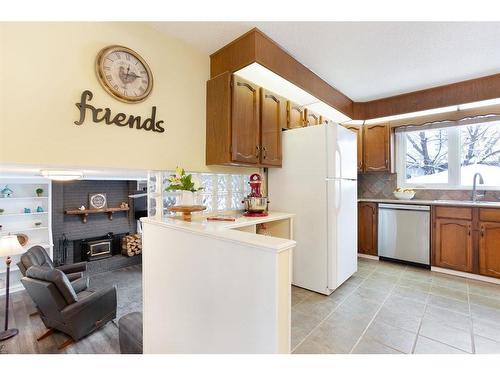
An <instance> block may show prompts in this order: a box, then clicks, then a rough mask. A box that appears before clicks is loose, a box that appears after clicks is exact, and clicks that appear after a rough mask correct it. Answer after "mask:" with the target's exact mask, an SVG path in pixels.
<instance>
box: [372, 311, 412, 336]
mask: <svg viewBox="0 0 500 375" xmlns="http://www.w3.org/2000/svg"><path fill="white" fill-rule="evenodd" d="M421 320H422V318H421V317H420V316H418V315H413V314H407V313H403V312H401V311H394V310H392V309H388V308H386V307H382V309H381V310H380V311H379V312H378V314H377V316H376V317H375V322H379V321H380V322H383V323H386V324H389V325H391V326H394V327H398V328H403V329H405V330H407V331H410V332H414V333H417V332H418V328H419V327H420V322H421Z"/></svg>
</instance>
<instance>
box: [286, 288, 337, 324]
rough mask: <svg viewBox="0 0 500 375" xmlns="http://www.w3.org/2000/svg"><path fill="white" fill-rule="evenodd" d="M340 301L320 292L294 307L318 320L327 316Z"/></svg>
mask: <svg viewBox="0 0 500 375" xmlns="http://www.w3.org/2000/svg"><path fill="white" fill-rule="evenodd" d="M338 305H339V302H338V301H336V300H335V299H331V298H329V297H327V296H323V295H320V294H317V295H316V294H315V295H311V296H309V297H307V298H305V299H304V300H302V301H301V302H300V303H297V304H296V305H294V306H293V307H294V309H295V310H297V311H300V312H302V313H305V314H308V315H311V316H314V317H315V318H317V319H318V320H323V319H324V318H326V317H327V316H328V315H329V314H330V313H331V312H332V311H333V310H334V309H335V308H337V306H338Z"/></svg>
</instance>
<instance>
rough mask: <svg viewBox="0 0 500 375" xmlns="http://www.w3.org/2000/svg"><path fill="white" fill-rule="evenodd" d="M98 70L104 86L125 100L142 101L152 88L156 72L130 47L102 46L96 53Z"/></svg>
mask: <svg viewBox="0 0 500 375" xmlns="http://www.w3.org/2000/svg"><path fill="white" fill-rule="evenodd" d="M96 72H97V78H98V79H99V82H100V83H101V85H102V87H104V89H105V90H106V91H107V92H108V93H109V94H111V95H112V96H113V97H115V98H116V99H118V100H120V101H122V102H125V103H139V102H142V101H144V100H145V99H146V98H147V97H148V96H149V95H150V94H151V90H152V89H153V74H152V73H151V69H149V66H148V64H147V63H146V61H145V60H144V59H143V58H142V57H141V56H140V55H139V54H138V53H137V52H135V51H133V50H131V49H130V48H127V47H123V46H109V47H106V48H103V49H102V50H101V51H100V52H99V54H98V55H97V59H96Z"/></svg>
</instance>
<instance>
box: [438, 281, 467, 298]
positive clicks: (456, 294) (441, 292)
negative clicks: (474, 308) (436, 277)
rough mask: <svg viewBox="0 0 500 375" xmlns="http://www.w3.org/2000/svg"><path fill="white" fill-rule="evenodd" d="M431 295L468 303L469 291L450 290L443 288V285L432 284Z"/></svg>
mask: <svg viewBox="0 0 500 375" xmlns="http://www.w3.org/2000/svg"><path fill="white" fill-rule="evenodd" d="M430 293H431V294H434V295H437V296H441V297H447V298H452V299H456V300H458V301H462V302H467V301H468V297H467V291H462V290H458V289H454V288H448V287H445V286H441V285H436V284H432V287H431V290H430Z"/></svg>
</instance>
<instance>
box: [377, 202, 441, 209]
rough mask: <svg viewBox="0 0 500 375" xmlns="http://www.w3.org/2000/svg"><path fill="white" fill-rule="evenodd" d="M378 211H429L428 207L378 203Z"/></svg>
mask: <svg viewBox="0 0 500 375" xmlns="http://www.w3.org/2000/svg"><path fill="white" fill-rule="evenodd" d="M378 208H379V210H384V209H385V210H405V211H430V210H431V207H430V206H420V205H416V204H389V203H379V205H378Z"/></svg>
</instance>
